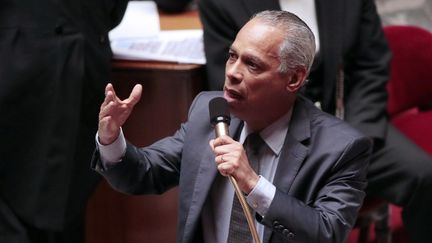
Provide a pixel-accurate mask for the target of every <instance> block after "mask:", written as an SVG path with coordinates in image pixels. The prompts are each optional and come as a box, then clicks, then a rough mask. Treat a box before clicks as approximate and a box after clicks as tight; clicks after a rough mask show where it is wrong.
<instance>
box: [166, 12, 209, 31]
mask: <svg viewBox="0 0 432 243" xmlns="http://www.w3.org/2000/svg"><path fill="white" fill-rule="evenodd" d="M159 21H160V28H161V30H175V29H201V28H202V24H201V21H200V19H199V15H198V11H196V10H191V11H187V12H183V13H180V14H169V13H164V12H159Z"/></svg>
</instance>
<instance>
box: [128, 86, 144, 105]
mask: <svg viewBox="0 0 432 243" xmlns="http://www.w3.org/2000/svg"><path fill="white" fill-rule="evenodd" d="M141 94H142V86H141V84H137V85H135V86H134V88H133V89H132V92H131V93H130V95H129V98H127V99H126V100H124V102H126V103H129V104H131V105H132V106H134V105H135V104H136V103H138V101H139V100H140V98H141Z"/></svg>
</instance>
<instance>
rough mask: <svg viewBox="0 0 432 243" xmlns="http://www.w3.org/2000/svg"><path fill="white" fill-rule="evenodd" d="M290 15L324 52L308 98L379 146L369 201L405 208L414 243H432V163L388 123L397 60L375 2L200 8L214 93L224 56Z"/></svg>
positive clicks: (327, 0)
mask: <svg viewBox="0 0 432 243" xmlns="http://www.w3.org/2000/svg"><path fill="white" fill-rule="evenodd" d="M266 9H275V10H278V9H283V10H287V11H290V12H294V13H296V14H297V15H298V16H299V17H301V18H302V19H303V20H305V21H306V22H307V23H308V24H309V26H311V29H312V31H314V33H315V36H316V37H317V39H316V41H317V46H319V48H318V51H317V55H316V57H315V61H314V65H313V67H312V70H311V73H310V75H309V77H308V79H309V81H308V83H307V85H305V89H303V90H302V92H303V93H304V95H306V96H307V97H309V98H310V99H311V100H313V101H314V102H315V103H316V104H318V105H319V106H320V107H321V109H322V110H324V111H326V112H328V113H331V114H335V115H338V116H339V117H342V118H343V119H344V120H346V121H347V122H348V123H350V124H351V125H352V126H354V127H355V128H357V129H359V130H360V131H361V132H363V133H364V134H365V135H367V136H369V137H371V138H372V139H373V141H374V152H373V155H372V158H371V164H370V166H369V172H368V188H367V190H366V192H367V194H368V195H370V196H372V197H380V198H384V199H385V200H388V201H389V202H391V203H394V204H397V205H400V206H403V208H404V210H403V219H404V224H405V225H406V227H407V229H408V231H409V234H410V237H411V240H412V241H413V242H432V236H431V234H430V231H431V230H432V227H431V226H430V225H431V224H429V223H428V222H429V220H430V219H431V218H432V207H430V205H432V180H431V179H430V178H432V159H431V158H430V156H428V155H427V154H426V153H425V152H424V151H422V150H421V149H420V148H419V147H418V146H416V145H415V144H413V143H412V142H411V141H409V139H408V138H406V137H405V136H403V135H402V134H401V133H400V132H399V131H397V129H395V128H394V127H393V126H392V125H391V124H389V121H388V119H387V115H386V107H387V93H386V83H387V80H388V68H389V62H390V59H391V53H390V50H389V48H388V45H387V42H386V40H385V37H384V34H383V30H382V27H381V23H380V19H379V16H378V14H377V11H376V7H375V3H374V1H373V0H352V1H344V0H315V1H312V0H308V1H306V0H305V1H301V0H295V1H285V0H267V1H261V0H239V1H229V0H200V1H199V11H200V16H201V20H202V23H203V28H204V45H205V46H204V47H205V53H206V59H207V65H206V68H207V74H208V76H207V77H208V82H209V83H208V86H209V89H211V90H220V89H221V88H222V80H223V77H224V70H223V67H224V62H225V60H226V59H227V56H226V55H224V53H226V51H227V50H228V49H229V47H230V45H231V43H232V41H233V40H234V38H235V33H236V32H237V31H238V30H239V29H240V28H241V26H242V25H243V24H244V23H246V21H248V19H249V18H250V17H251V16H252V15H253V14H254V13H256V12H259V11H262V10H266Z"/></svg>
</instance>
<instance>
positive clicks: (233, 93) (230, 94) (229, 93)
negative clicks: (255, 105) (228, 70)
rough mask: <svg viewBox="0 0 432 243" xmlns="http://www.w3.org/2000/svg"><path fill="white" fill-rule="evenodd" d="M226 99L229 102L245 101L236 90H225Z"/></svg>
mask: <svg viewBox="0 0 432 243" xmlns="http://www.w3.org/2000/svg"><path fill="white" fill-rule="evenodd" d="M225 98H226V99H227V100H230V99H235V100H241V99H243V96H242V95H241V94H240V93H239V92H237V91H235V90H232V89H228V88H225Z"/></svg>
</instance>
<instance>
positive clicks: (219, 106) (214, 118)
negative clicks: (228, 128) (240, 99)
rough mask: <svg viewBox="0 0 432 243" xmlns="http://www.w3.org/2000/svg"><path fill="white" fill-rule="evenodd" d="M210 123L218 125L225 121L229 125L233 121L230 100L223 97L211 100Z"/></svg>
mask: <svg viewBox="0 0 432 243" xmlns="http://www.w3.org/2000/svg"><path fill="white" fill-rule="evenodd" d="M209 113H210V123H211V124H212V125H216V123H218V122H225V123H227V124H228V125H229V123H230V121H231V117H230V113H229V108H228V102H227V101H226V100H225V99H224V98H223V97H216V98H213V99H212V100H210V102H209Z"/></svg>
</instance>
